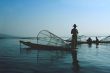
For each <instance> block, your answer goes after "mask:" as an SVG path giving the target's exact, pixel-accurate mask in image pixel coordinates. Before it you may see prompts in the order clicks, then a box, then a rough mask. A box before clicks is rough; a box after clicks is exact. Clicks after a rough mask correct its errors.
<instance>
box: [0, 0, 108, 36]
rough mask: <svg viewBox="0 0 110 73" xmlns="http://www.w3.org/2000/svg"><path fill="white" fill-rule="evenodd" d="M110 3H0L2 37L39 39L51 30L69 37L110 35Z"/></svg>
mask: <svg viewBox="0 0 110 73" xmlns="http://www.w3.org/2000/svg"><path fill="white" fill-rule="evenodd" d="M109 19H110V0H0V33H4V34H10V35H16V36H34V37H35V36H37V34H38V32H39V31H41V30H49V31H50V32H52V33H54V34H56V35H57V36H60V37H62V36H63V37H70V36H71V29H72V28H73V24H76V25H77V26H78V27H77V29H78V31H79V35H90V36H91V35H95V36H99V35H101V36H102V35H110V28H109V27H110V20H109Z"/></svg>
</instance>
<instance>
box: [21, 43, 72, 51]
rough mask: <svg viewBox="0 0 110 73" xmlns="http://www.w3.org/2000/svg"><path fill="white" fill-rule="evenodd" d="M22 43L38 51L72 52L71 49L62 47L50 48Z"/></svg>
mask: <svg viewBox="0 0 110 73" xmlns="http://www.w3.org/2000/svg"><path fill="white" fill-rule="evenodd" d="M20 43H22V44H24V45H26V46H29V47H30V48H34V49H38V50H59V51H70V50H71V49H70V48H64V47H62V46H49V45H41V44H35V43H31V42H24V41H20Z"/></svg>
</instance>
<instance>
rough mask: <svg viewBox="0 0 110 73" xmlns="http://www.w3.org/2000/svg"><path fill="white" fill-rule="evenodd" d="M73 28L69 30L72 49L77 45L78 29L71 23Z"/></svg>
mask: <svg viewBox="0 0 110 73" xmlns="http://www.w3.org/2000/svg"><path fill="white" fill-rule="evenodd" d="M73 27H74V28H73V29H72V30H71V34H72V46H71V47H72V49H76V46H77V35H78V30H77V29H76V27H77V26H76V24H74V25H73Z"/></svg>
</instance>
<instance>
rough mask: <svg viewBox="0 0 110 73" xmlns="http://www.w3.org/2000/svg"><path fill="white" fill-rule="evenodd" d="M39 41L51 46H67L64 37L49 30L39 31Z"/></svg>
mask: <svg viewBox="0 0 110 73" xmlns="http://www.w3.org/2000/svg"><path fill="white" fill-rule="evenodd" d="M37 43H38V44H43V45H50V46H61V47H67V44H66V42H65V41H64V40H63V39H62V38H60V37H58V36H56V35H55V34H53V33H51V32H49V31H48V30H42V31H40V32H39V33H38V35H37Z"/></svg>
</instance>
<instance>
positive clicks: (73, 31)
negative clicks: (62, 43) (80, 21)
mask: <svg viewBox="0 0 110 73" xmlns="http://www.w3.org/2000/svg"><path fill="white" fill-rule="evenodd" d="M71 34H73V35H74V36H77V34H78V30H77V29H76V28H73V29H72V30H71Z"/></svg>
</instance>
